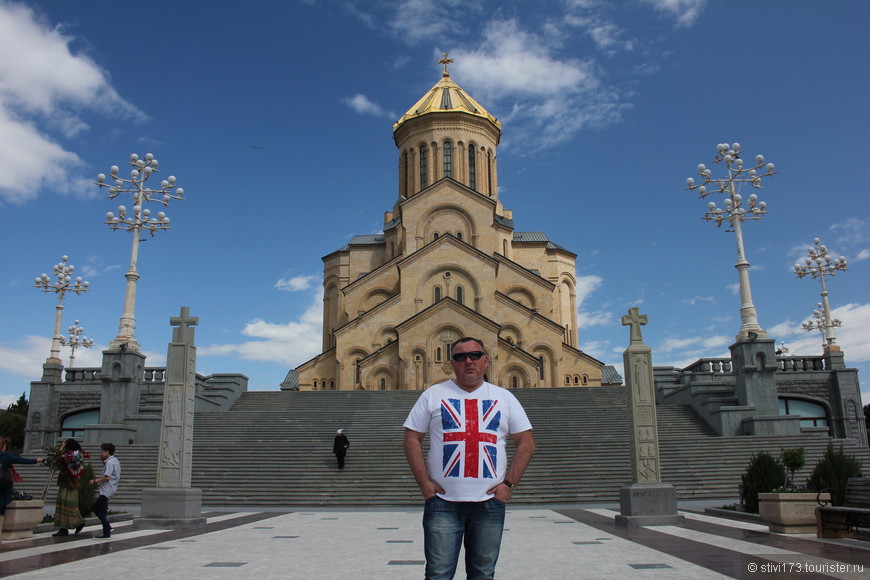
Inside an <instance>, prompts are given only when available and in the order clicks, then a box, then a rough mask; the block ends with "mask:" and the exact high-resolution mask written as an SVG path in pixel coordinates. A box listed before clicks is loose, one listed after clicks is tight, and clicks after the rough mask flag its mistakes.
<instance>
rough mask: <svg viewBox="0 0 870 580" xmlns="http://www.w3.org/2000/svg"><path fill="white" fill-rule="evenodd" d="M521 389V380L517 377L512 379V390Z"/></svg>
mask: <svg viewBox="0 0 870 580" xmlns="http://www.w3.org/2000/svg"><path fill="white" fill-rule="evenodd" d="M519 387H520V379H519V377H517V376H516V375H514V376H512V377H511V388H512V389H518V388H519Z"/></svg>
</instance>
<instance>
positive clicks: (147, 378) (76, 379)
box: [64, 367, 166, 384]
mask: <svg viewBox="0 0 870 580" xmlns="http://www.w3.org/2000/svg"><path fill="white" fill-rule="evenodd" d="M100 370H101V369H100V367H89V368H86V367H74V368H66V369H64V373H65V376H64V381H65V382H67V383H98V382H100ZM142 381H143V382H145V383H146V384H150V383H164V382H166V368H165V367H146V368H145V371H144V372H143V374H142Z"/></svg>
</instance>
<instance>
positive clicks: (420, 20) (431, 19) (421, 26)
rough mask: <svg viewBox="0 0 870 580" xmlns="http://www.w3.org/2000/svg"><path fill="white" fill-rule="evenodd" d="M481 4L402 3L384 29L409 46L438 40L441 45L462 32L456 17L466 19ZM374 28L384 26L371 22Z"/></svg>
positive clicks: (451, 0) (448, 0)
mask: <svg viewBox="0 0 870 580" xmlns="http://www.w3.org/2000/svg"><path fill="white" fill-rule="evenodd" d="M480 4H481V3H480V2H477V1H475V0H442V1H441V2H432V1H431V0H404V1H403V2H401V3H399V5H398V6H397V7H396V9H395V12H394V13H393V15H392V17H390V18H388V22H387V26H388V27H389V29H390V30H392V31H393V32H394V33H395V35H396V36H397V37H398V38H399V39H402V40H404V41H405V42H406V43H408V44H415V43H418V42H425V41H429V40H437V41H441V42H444V41H445V40H449V39H450V38H452V35H453V34H455V33H456V32H458V31H461V30H463V29H464V26H463V22H462V20H460V19H459V18H462V17H465V18H467V17H468V15H469V13H470V12H473V11H475V10H476V9H477V8H478V7H479V5H480ZM372 25H373V28H380V27H381V26H383V24H382V23H381V22H372Z"/></svg>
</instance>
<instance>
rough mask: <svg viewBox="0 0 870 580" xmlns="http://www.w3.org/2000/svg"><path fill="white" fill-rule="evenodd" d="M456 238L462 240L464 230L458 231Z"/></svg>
mask: <svg viewBox="0 0 870 580" xmlns="http://www.w3.org/2000/svg"><path fill="white" fill-rule="evenodd" d="M456 239H457V240H461V239H462V232H456Z"/></svg>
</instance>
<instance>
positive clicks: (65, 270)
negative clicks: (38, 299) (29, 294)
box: [33, 256, 90, 364]
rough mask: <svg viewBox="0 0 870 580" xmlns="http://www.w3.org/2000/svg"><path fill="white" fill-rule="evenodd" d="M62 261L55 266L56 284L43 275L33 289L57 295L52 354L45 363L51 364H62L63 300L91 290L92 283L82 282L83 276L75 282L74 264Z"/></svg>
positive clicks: (65, 258) (49, 277)
mask: <svg viewBox="0 0 870 580" xmlns="http://www.w3.org/2000/svg"><path fill="white" fill-rule="evenodd" d="M60 260H61V261H60V262H58V263H57V264H55V265H54V272H53V274H52V275H53V276H54V277H55V278H56V281H55V282H52V281H51V276H49V275H48V274H42V275H41V276H40V277H39V278H36V279H35V280H34V284H33V287H34V288H39V289H40V290H42V291H43V292H54V293H55V294H57V306H56V307H55V316H54V336H53V337H52V339H51V354H50V355H49V357H48V359H46V361H45V362H47V363H49V364H62V363H61V360H60V345H61V343H62V341H63V338H62V337H61V335H60V320H61V316H62V314H63V298H64V296H65V295H66V293H67V292H72V293H74V294H82V293H83V292H87V291H88V290H90V287H89V286H90V283H89V282H88V281H87V280H82V278H81V276H77V277H76V278H75V280H73V277H72V274H73V272H75V269H76V267H75V266H73V265H72V264H67V262H68V261H69V258H68V257H67V256H62V257H61V259H60Z"/></svg>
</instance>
